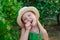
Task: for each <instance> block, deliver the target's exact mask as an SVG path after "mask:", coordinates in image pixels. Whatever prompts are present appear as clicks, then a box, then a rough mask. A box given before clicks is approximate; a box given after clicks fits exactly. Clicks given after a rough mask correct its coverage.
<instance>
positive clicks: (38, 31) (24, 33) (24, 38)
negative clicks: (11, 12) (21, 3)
mask: <svg viewBox="0 0 60 40" xmlns="http://www.w3.org/2000/svg"><path fill="white" fill-rule="evenodd" d="M38 19H39V11H38V10H37V9H36V8H35V7H23V8H22V9H20V10H19V14H18V17H17V23H18V24H19V26H20V27H21V36H20V39H19V40H49V37H48V34H47V31H46V30H45V29H44V28H43V26H42V25H41V24H40V22H39V20H38Z"/></svg>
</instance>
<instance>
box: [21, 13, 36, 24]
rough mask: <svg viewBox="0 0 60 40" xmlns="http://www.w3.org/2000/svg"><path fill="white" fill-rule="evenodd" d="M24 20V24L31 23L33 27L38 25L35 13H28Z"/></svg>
mask: <svg viewBox="0 0 60 40" xmlns="http://www.w3.org/2000/svg"><path fill="white" fill-rule="evenodd" d="M22 20H23V22H24V23H27V22H30V23H32V24H33V25H35V23H36V16H35V14H34V13H32V12H26V13H25V14H24V15H23V16H22Z"/></svg>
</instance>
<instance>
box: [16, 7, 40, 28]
mask: <svg viewBox="0 0 60 40" xmlns="http://www.w3.org/2000/svg"><path fill="white" fill-rule="evenodd" d="M28 11H31V12H34V14H35V15H36V18H37V19H39V16H40V15H39V11H38V10H37V9H36V8H35V7H23V8H21V9H20V10H19V13H18V17H17V23H18V25H19V26H20V27H24V24H23V22H22V20H21V18H22V15H23V14H24V13H26V12H28Z"/></svg>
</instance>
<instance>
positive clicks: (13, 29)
mask: <svg viewBox="0 0 60 40" xmlns="http://www.w3.org/2000/svg"><path fill="white" fill-rule="evenodd" d="M24 6H34V7H36V8H37V9H38V10H39V12H40V18H39V21H40V22H41V24H42V25H43V26H44V28H45V29H46V30H47V31H48V34H49V37H50V40H60V0H0V40H19V37H20V28H19V26H18V24H17V21H16V20H17V16H18V11H19V9H20V8H22V7H24Z"/></svg>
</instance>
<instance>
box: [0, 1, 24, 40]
mask: <svg viewBox="0 0 60 40" xmlns="http://www.w3.org/2000/svg"><path fill="white" fill-rule="evenodd" d="M22 6H23V3H22V2H18V1H17V0H0V40H18V39H19V30H18V31H15V29H14V26H17V22H16V19H17V15H18V10H19V9H20V8H21V7H22Z"/></svg>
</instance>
